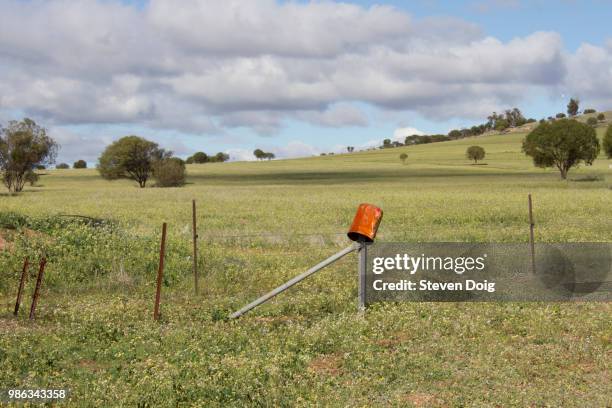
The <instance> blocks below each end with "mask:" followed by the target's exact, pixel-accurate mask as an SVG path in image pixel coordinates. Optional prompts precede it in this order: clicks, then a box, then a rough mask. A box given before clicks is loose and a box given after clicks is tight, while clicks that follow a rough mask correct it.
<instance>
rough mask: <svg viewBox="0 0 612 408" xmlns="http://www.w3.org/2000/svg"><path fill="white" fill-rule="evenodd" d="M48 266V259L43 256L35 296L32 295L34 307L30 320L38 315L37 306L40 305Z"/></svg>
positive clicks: (31, 308)
mask: <svg viewBox="0 0 612 408" xmlns="http://www.w3.org/2000/svg"><path fill="white" fill-rule="evenodd" d="M46 265H47V258H45V257H44V256H43V258H42V259H41V260H40V265H39V268H38V277H37V278H36V287H35V288H34V295H32V306H31V307H30V319H34V316H35V315H36V305H37V304H38V296H39V295H40V287H41V285H42V279H43V274H44V273H45V266H46Z"/></svg>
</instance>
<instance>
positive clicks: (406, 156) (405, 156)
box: [399, 153, 408, 164]
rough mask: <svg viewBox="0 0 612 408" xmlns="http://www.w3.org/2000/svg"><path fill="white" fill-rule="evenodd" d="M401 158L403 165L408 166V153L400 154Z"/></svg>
mask: <svg viewBox="0 0 612 408" xmlns="http://www.w3.org/2000/svg"><path fill="white" fill-rule="evenodd" d="M399 158H400V160H401V161H402V163H404V164H406V159H407V158H408V155H407V154H406V153H402V154H400V156H399Z"/></svg>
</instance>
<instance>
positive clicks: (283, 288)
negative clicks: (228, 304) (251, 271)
mask: <svg viewBox="0 0 612 408" xmlns="http://www.w3.org/2000/svg"><path fill="white" fill-rule="evenodd" d="M359 248H361V244H359V243H356V242H355V243H354V244H352V245H351V246H349V247H347V248H345V249H343V250H342V251H340V252H338V253H336V254H335V255H332V256H330V257H329V258H327V259H326V260H324V261H323V262H321V263H319V264H317V265H315V266H313V267H312V268H310V269H309V270H307V271H306V272H304V273H302V274H300V275H298V276H296V277H295V278H293V279H291V280H289V281H287V282H286V283H284V284H282V285H281V286H279V287H277V288H276V289H274V290H273V291H271V292H268V293H266V294H265V295H263V296H262V297H260V298H258V299H257V300H254V301H253V302H251V303H249V304H248V305H246V306H245V307H243V308H242V309H240V310H238V311H237V312H234V313H232V314H231V315H230V319H235V318H237V317H240V316H242V315H243V314H245V313H246V312H248V311H249V310H251V309H254V308H256V307H257V306H259V305H261V304H262V303H265V302H267V301H268V300H270V299H272V298H273V297H274V296H276V295H278V294H279V293H282V292H284V291H286V290H287V289H289V288H290V287H292V286H293V285H295V284H296V283H298V282H301V281H303V280H304V279H306V278H307V277H309V276H310V275H312V274H314V273H315V272H318V271H319V270H321V269H323V268H325V267H326V266H328V265H331V264H332V263H334V262H336V261H337V260H338V259H340V258H342V257H343V256H345V255H347V254H350V253H351V252H353V251H356V250H358V249H359Z"/></svg>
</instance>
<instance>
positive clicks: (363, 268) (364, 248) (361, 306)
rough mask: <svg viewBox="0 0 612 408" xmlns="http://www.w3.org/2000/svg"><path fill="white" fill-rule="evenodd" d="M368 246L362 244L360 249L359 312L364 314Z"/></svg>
mask: <svg viewBox="0 0 612 408" xmlns="http://www.w3.org/2000/svg"><path fill="white" fill-rule="evenodd" d="M367 248H368V247H367V245H366V244H361V247H360V248H359V305H358V308H359V311H361V312H363V311H364V310H365V308H366V303H365V293H366V259H367V258H366V256H367V252H366V251H367Z"/></svg>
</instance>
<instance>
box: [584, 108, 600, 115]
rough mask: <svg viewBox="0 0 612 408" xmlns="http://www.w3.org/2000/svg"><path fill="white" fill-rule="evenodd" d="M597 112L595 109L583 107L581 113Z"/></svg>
mask: <svg viewBox="0 0 612 408" xmlns="http://www.w3.org/2000/svg"><path fill="white" fill-rule="evenodd" d="M595 112H597V111H596V110H595V109H590V108H589V109H585V110H584V111H583V112H582V113H584V114H585V115H588V114H589V113H595Z"/></svg>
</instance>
